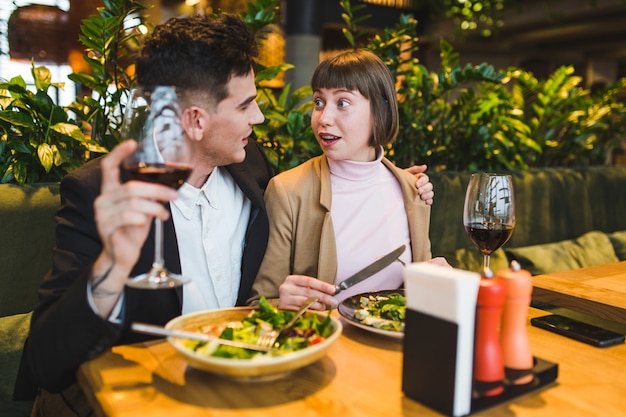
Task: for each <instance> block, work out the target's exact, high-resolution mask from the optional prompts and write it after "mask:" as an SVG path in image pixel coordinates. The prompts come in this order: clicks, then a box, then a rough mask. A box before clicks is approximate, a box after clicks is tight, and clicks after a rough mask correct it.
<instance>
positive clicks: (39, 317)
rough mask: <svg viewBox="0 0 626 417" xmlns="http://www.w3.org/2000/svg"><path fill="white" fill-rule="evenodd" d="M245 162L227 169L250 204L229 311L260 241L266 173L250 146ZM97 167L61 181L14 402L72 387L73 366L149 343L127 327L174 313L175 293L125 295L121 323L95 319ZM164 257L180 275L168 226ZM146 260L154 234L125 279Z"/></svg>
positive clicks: (177, 308) (256, 260)
mask: <svg viewBox="0 0 626 417" xmlns="http://www.w3.org/2000/svg"><path fill="white" fill-rule="evenodd" d="M246 152H247V153H246V159H245V161H244V162H242V163H239V164H233V165H230V166H227V167H226V169H227V170H228V172H229V173H230V174H231V175H232V177H233V178H234V180H235V182H236V183H237V184H238V185H239V187H240V188H241V190H242V191H243V193H244V194H245V195H246V196H247V197H248V198H249V199H250V201H251V203H252V212H251V216H250V221H249V224H248V229H247V232H246V238H245V244H244V251H243V259H242V274H241V284H240V288H239V294H238V298H237V304H238V305H242V304H244V303H245V301H246V299H247V297H248V292H249V291H250V288H251V287H252V282H253V281H254V278H255V276H256V274H257V271H258V269H259V266H260V264H261V261H262V260H263V255H264V254H265V248H266V246H267V238H268V233H269V232H268V230H269V225H268V219H267V213H266V211H265V204H264V202H263V193H264V190H265V187H266V186H267V183H268V181H269V179H270V178H271V176H272V175H273V171H272V168H271V165H270V164H269V161H268V160H267V158H266V157H265V154H264V153H263V150H262V149H261V147H260V146H259V145H258V143H256V142H255V141H250V143H249V144H248V145H247V146H246ZM100 185H101V168H100V160H99V159H96V160H93V161H91V162H88V163H86V164H85V165H83V166H82V167H80V168H78V169H77V170H75V171H74V172H72V173H71V174H69V175H67V176H66V177H65V178H64V179H63V180H62V181H61V206H60V208H59V210H58V212H57V228H56V246H55V248H54V250H53V260H52V268H51V270H50V271H49V273H48V274H47V275H46V277H45V278H44V281H43V282H42V284H41V286H40V288H39V303H38V305H37V306H36V308H35V310H34V312H33V316H32V322H31V328H30V334H29V337H28V340H27V341H26V344H25V347H24V351H23V354H22V362H21V364H20V371H19V374H18V378H17V382H16V387H15V399H32V398H34V394H35V393H36V390H37V387H39V386H41V387H43V388H45V389H46V390H48V391H50V392H58V391H60V390H62V389H64V388H66V387H67V386H69V385H71V384H73V383H74V382H75V374H76V371H77V369H78V367H79V366H80V364H81V363H83V362H84V361H86V360H88V359H89V358H92V357H94V356H96V355H98V354H100V353H102V352H103V351H104V350H106V349H108V348H110V347H111V346H114V345H118V344H128V343H135V342H139V341H142V340H146V339H148V338H149V337H146V336H144V335H139V334H136V333H133V332H131V331H130V330H129V328H128V324H129V323H130V322H133V321H141V322H148V323H154V324H158V325H163V324H165V323H166V322H167V321H169V320H170V319H172V318H173V317H176V316H178V315H180V314H181V311H182V310H181V307H182V291H181V290H180V289H176V290H131V289H128V290H126V302H125V309H126V310H125V313H124V315H123V317H124V324H123V325H116V324H113V323H111V322H109V321H106V320H102V319H101V318H100V317H98V316H97V315H96V314H94V313H93V311H92V310H91V308H90V306H89V304H88V303H87V299H86V294H87V279H88V276H89V274H90V269H91V266H92V265H93V262H94V261H95V259H96V257H97V256H98V254H99V253H100V251H101V249H102V245H101V243H100V238H99V236H98V233H97V230H96V225H95V221H94V209H93V204H94V200H95V198H96V197H97V196H98V194H99V192H100ZM164 240H165V247H164V258H165V263H166V266H167V268H169V269H170V270H172V271H174V272H180V259H179V255H178V245H177V243H176V233H175V230H174V227H173V223H172V220H171V218H170V220H168V221H167V222H165V223H164ZM153 257H154V235H153V233H152V232H151V233H150V235H149V237H148V239H147V240H146V242H145V244H144V246H143V248H142V252H141V255H140V259H139V261H138V262H137V264H136V266H135V268H134V271H133V274H132V276H135V275H138V274H141V273H144V272H146V271H147V270H148V269H149V268H150V266H151V265H152V261H153Z"/></svg>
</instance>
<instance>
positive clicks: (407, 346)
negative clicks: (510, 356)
mask: <svg viewBox="0 0 626 417" xmlns="http://www.w3.org/2000/svg"><path fill="white" fill-rule="evenodd" d="M457 339H458V324H457V323H453V322H450V321H446V320H444V319H441V318H438V317H434V316H431V315H428V314H426V313H423V312H418V311H415V310H412V309H408V308H407V310H406V319H405V330H404V340H403V351H404V355H403V365H402V391H404V393H405V395H406V396H407V397H408V398H411V399H413V400H415V401H418V402H420V403H422V404H424V405H426V406H427V407H429V408H432V409H434V410H436V411H439V412H440V413H443V414H445V415H449V416H454V415H455V413H454V409H455V399H456V400H457V401H458V396H455V381H456V379H457V378H459V377H462V376H459V375H456V369H458V368H457V366H456V365H457V358H459V357H462V356H463V355H459V352H458V351H457ZM458 348H459V349H471V350H472V352H473V346H464V345H461V346H459V347H458ZM465 353H466V354H467V352H465ZM465 356H467V355H465ZM472 356H473V355H472ZM470 369H471V367H470ZM533 373H534V379H533V381H532V382H530V383H528V384H525V385H505V389H504V392H503V393H502V394H499V395H497V396H493V397H483V398H471V403H470V404H471V406H470V410H469V413H464V414H458V413H457V414H456V415H467V414H472V413H475V412H478V411H482V410H485V409H487V408H490V407H494V406H496V405H499V404H502V403H505V402H508V401H511V400H513V399H515V398H517V397H519V396H521V395H525V394H527V393H530V392H533V391H537V390H539V389H541V388H543V387H545V386H547V385H549V384H550V383H552V382H554V381H555V380H556V378H557V376H558V365H557V364H556V363H552V362H548V361H545V360H542V359H539V358H535V365H534V368H533ZM465 377H467V375H465ZM468 389H469V390H470V391H469V392H466V393H463V395H465V396H467V395H469V396H471V387H469V388H468ZM465 398H467V397H465Z"/></svg>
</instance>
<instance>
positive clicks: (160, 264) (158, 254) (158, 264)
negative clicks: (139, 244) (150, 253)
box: [152, 218, 165, 272]
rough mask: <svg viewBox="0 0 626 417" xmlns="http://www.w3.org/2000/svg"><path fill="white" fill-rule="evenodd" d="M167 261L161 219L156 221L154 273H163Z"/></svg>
mask: <svg viewBox="0 0 626 417" xmlns="http://www.w3.org/2000/svg"><path fill="white" fill-rule="evenodd" d="M164 265H165V261H164V260H163V221H162V220H161V219H159V218H155V219H154V262H152V270H153V271H154V272H157V271H163V270H164V269H165V268H164Z"/></svg>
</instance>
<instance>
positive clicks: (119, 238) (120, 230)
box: [92, 140, 178, 317]
mask: <svg viewBox="0 0 626 417" xmlns="http://www.w3.org/2000/svg"><path fill="white" fill-rule="evenodd" d="M136 147H137V143H136V142H135V141H133V140H127V141H125V142H123V143H121V144H120V145H118V146H117V147H116V148H115V149H113V150H112V151H111V152H110V153H109V154H108V155H107V156H106V157H105V158H103V160H102V189H101V194H100V195H99V196H98V198H97V199H96V201H95V205H94V209H95V218H96V224H97V227H98V232H99V234H100V238H101V239H102V242H103V246H104V247H103V250H102V253H101V255H100V257H99V258H98V259H97V260H96V262H95V264H94V267H93V271H92V285H93V284H94V283H97V282H98V281H100V280H101V279H102V277H104V276H105V275H106V278H105V279H104V280H102V281H101V282H100V283H99V285H98V286H97V288H95V289H94V291H93V292H92V294H93V295H94V303H95V304H96V307H97V308H98V312H99V313H100V315H101V316H103V317H107V316H108V315H109V313H110V312H111V309H112V308H113V306H114V305H115V303H116V302H117V299H118V298H119V295H120V294H121V293H122V291H123V290H124V286H125V284H126V282H127V281H128V277H129V275H130V273H131V270H132V268H133V266H134V265H135V263H136V262H137V259H138V258H139V253H140V250H141V247H142V245H143V244H144V242H145V240H146V237H147V236H148V233H149V232H150V228H151V226H152V222H153V220H154V218H155V217H158V218H160V219H161V220H167V219H168V218H169V215H170V214H169V211H168V210H167V209H166V208H165V206H164V205H163V203H167V202H169V201H172V200H175V199H176V198H177V196H178V192H177V191H176V190H174V189H173V188H171V187H167V186H164V185H160V184H157V183H147V182H138V181H128V182H126V183H122V182H121V180H120V174H121V172H120V171H121V169H120V166H121V164H122V162H123V161H124V159H126V158H127V157H128V156H129V155H131V154H132V153H133V152H134V151H135V149H136Z"/></svg>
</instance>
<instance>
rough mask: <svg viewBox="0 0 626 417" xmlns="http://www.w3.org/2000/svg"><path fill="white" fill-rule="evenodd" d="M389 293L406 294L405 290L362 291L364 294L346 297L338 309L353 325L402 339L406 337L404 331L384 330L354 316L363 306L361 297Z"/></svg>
mask: <svg viewBox="0 0 626 417" xmlns="http://www.w3.org/2000/svg"><path fill="white" fill-rule="evenodd" d="M389 294H402V295H404V290H403V289H401V290H383V291H374V292H366V293H362V294H357V295H353V296H352V297H350V298H346V299H345V300H343V301H342V302H341V303H340V304H339V307H337V310H339V314H341V316H342V317H343V318H345V319H346V320H348V323H350V324H351V325H353V326H356V327H360V328H361V329H364V330H367V331H369V332H372V333H377V334H382V335H385V336H389V337H393V338H396V339H402V338H404V332H397V331H395V330H384V329H379V328H377V327H373V326H369V325H367V324H363V323H361V322H360V321H359V320H357V319H355V318H354V312H355V311H356V310H358V309H360V308H361V305H360V303H359V300H360V299H361V297H368V296H374V297H375V296H381V295H382V296H386V295H389Z"/></svg>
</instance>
